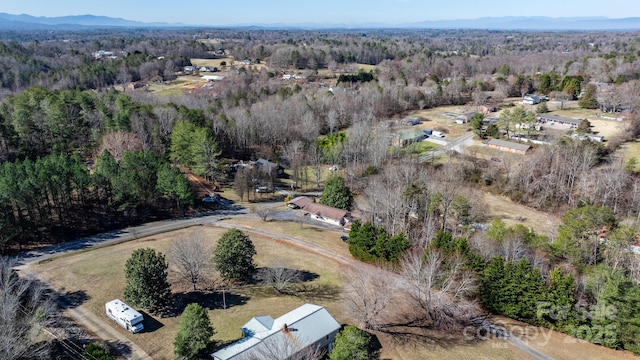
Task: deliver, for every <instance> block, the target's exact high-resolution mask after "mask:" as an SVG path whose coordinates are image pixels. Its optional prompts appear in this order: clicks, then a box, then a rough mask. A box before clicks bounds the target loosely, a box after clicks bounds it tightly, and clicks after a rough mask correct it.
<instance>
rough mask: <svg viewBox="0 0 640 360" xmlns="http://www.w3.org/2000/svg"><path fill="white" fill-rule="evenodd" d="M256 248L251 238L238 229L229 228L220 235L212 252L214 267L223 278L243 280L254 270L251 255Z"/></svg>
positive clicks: (246, 279)
mask: <svg viewBox="0 0 640 360" xmlns="http://www.w3.org/2000/svg"><path fill="white" fill-rule="evenodd" d="M255 254H256V249H255V247H254V246H253V242H251V239H250V238H249V237H248V236H247V235H245V234H244V233H243V232H242V231H240V230H238V229H231V230H229V231H227V232H225V233H224V234H222V237H220V240H218V244H217V245H216V248H215V250H214V253H213V260H214V263H215V267H216V269H218V271H219V272H220V275H222V277H223V278H224V279H225V280H232V281H239V282H245V281H249V280H250V279H251V276H252V275H253V272H254V270H255V267H256V266H255V263H254V262H253V256H254V255H255Z"/></svg>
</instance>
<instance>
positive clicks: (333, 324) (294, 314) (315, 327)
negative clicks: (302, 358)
mask: <svg viewBox="0 0 640 360" xmlns="http://www.w3.org/2000/svg"><path fill="white" fill-rule="evenodd" d="M339 330H340V324H338V322H337V321H336V320H335V319H334V318H333V317H332V316H331V314H329V312H328V311H327V310H326V309H325V308H323V307H322V306H318V305H313V304H304V305H302V306H300V307H299V308H297V309H295V310H292V311H290V312H288V313H286V314H284V315H282V316H280V317H279V318H277V319H273V318H272V317H271V316H268V315H265V316H258V317H254V318H253V319H251V320H249V322H247V323H246V324H244V326H243V327H242V333H243V335H244V337H243V338H242V339H240V340H238V341H236V342H234V343H232V344H231V345H229V346H227V347H225V348H222V349H220V350H218V351H216V352H214V353H213V354H211V356H212V357H213V359H214V360H248V359H263V358H266V357H267V354H269V355H274V356H278V358H279V359H282V360H287V359H290V358H292V357H293V356H295V355H296V354H299V353H300V352H302V351H304V350H305V349H308V348H310V347H316V348H320V349H326V350H328V351H329V352H330V351H331V349H332V345H333V341H334V340H335V338H336V334H337V333H338V331H339Z"/></svg>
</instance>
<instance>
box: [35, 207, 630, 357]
mask: <svg viewBox="0 0 640 360" xmlns="http://www.w3.org/2000/svg"><path fill="white" fill-rule="evenodd" d="M493 206H495V204H494V205H493ZM521 210H522V209H521ZM525 214H526V215H527V216H528V219H531V220H532V221H533V220H536V221H540V222H543V221H548V219H546V218H543V217H538V218H535V217H534V215H532V214H530V213H528V212H525ZM238 220H239V219H238ZM239 223H240V224H239V225H242V226H251V227H256V228H260V229H263V230H266V231H273V232H277V233H284V234H287V235H292V236H297V237H300V238H303V239H305V240H306V241H308V242H310V243H313V244H317V245H321V246H323V247H325V248H327V249H329V250H331V251H334V252H336V253H337V254H346V253H347V249H346V245H345V244H344V243H342V242H341V241H340V240H339V237H338V236H339V234H338V232H335V231H329V230H323V229H317V228H313V227H310V226H308V225H305V226H304V227H302V228H301V227H300V225H299V224H295V223H280V222H262V221H259V220H258V221H256V220H251V219H244V220H242V221H239ZM225 231H226V229H224V228H219V227H214V226H206V227H193V228H190V229H184V230H179V231H175V232H171V233H166V234H161V235H156V236H151V237H148V238H143V239H138V240H134V241H130V242H126V243H121V244H118V245H114V246H108V247H104V248H100V249H95V250H91V251H86V252H82V253H78V254H74V255H72V256H65V257H61V258H58V259H54V260H51V261H48V262H45V263H43V264H40V265H36V266H34V271H35V272H37V273H38V274H39V276H41V277H42V278H44V279H46V280H47V281H49V282H50V284H51V285H52V286H53V287H54V288H55V289H57V290H58V291H60V292H63V293H68V294H75V295H77V296H78V297H79V298H84V299H85V300H84V306H86V307H87V309H88V310H89V311H91V312H92V313H94V314H96V315H97V316H99V317H101V318H102V319H103V320H104V321H105V322H108V321H110V320H109V319H108V318H107V317H106V316H105V315H104V314H103V312H104V303H105V302H106V301H108V300H111V299H113V298H122V296H123V295H122V293H123V290H124V284H123V282H124V263H125V261H126V259H127V258H128V257H129V256H130V254H131V252H132V251H133V250H135V249H137V248H143V247H151V248H154V249H156V250H158V251H161V252H165V253H166V251H167V249H168V248H169V246H170V244H171V242H172V241H179V240H180V239H183V238H185V237H189V236H203V237H204V238H206V239H208V240H209V241H210V243H211V245H214V244H215V243H216V241H217V239H218V238H219V237H220V235H222V233H224V232H225ZM251 239H252V241H253V242H254V244H255V246H256V250H257V256H256V259H255V260H256V263H257V265H258V266H259V267H261V266H285V267H288V268H295V269H300V270H305V271H308V272H310V273H313V274H316V275H318V277H317V278H316V279H314V280H312V281H310V282H307V283H305V285H306V286H305V288H306V289H305V290H304V291H302V292H300V293H298V294H297V295H295V296H285V295H276V294H275V293H274V292H273V291H272V290H270V289H267V288H264V287H258V286H247V287H243V288H237V289H232V290H230V291H229V292H228V293H227V297H226V299H227V304H228V305H229V307H228V308H227V309H222V306H221V305H222V304H221V295H220V294H219V293H205V294H206V295H205V296H201V297H198V298H197V301H198V302H200V303H201V304H202V305H204V306H206V307H207V308H208V309H209V316H210V319H211V320H212V323H213V325H214V327H215V328H216V334H215V336H214V339H215V340H217V341H219V342H221V343H226V342H229V341H233V340H235V339H238V338H239V337H241V331H240V327H241V326H242V325H243V324H244V323H245V322H247V321H248V320H250V319H251V318H252V317H254V316H257V315H271V316H272V317H274V318H275V317H278V316H280V315H282V314H284V313H286V312H288V311H290V310H291V309H293V308H295V307H297V306H299V305H302V304H304V303H307V302H311V303H315V304H319V305H322V306H325V307H326V308H327V309H328V310H329V312H330V313H331V314H332V315H333V316H334V317H335V318H336V319H337V320H338V322H340V323H350V322H351V319H350V318H349V316H348V315H347V314H346V313H345V312H344V309H343V306H342V302H341V300H340V298H341V292H342V287H343V285H344V281H345V276H344V274H345V272H347V271H352V268H351V267H345V266H343V265H341V264H339V263H338V262H336V261H332V260H331V259H330V258H327V257H321V256H316V255H314V256H310V254H309V253H308V252H306V251H303V250H300V249H298V248H296V247H291V246H286V245H284V244H282V243H280V242H278V241H274V239H268V238H265V237H262V236H257V235H251ZM276 240H277V239H276ZM170 282H171V283H172V289H173V292H174V294H179V297H182V299H184V301H183V303H185V304H186V303H187V302H193V301H195V300H193V299H196V297H195V296H194V294H192V293H186V292H185V290H186V289H188V288H189V285H188V284H185V283H184V282H181V281H178V280H177V279H176V278H175V276H174V275H171V276H170ZM145 315H146V319H147V320H146V322H145V328H146V329H148V331H145V332H143V333H140V334H135V335H133V334H130V333H128V332H126V331H125V330H124V329H121V328H119V327H117V326H115V325H114V328H116V329H118V331H120V332H121V333H122V334H123V335H124V336H126V337H127V338H128V339H129V340H130V341H132V342H135V343H136V344H138V345H139V346H141V347H142V348H143V349H144V350H145V351H146V352H147V353H148V354H149V355H150V356H151V357H152V358H153V359H161V360H162V359H174V358H175V357H174V355H173V339H174V337H175V334H176V331H177V324H178V321H179V316H170V317H165V318H154V317H151V316H149V315H148V314H145ZM503 320H504V321H505V322H507V321H511V320H509V319H503ZM541 333H542V332H541ZM436 335H437V336H435V338H436V339H432V338H424V337H422V338H419V339H418V340H410V339H405V338H403V337H402V336H399V337H398V336H394V337H392V336H390V335H387V334H378V335H377V338H378V340H379V341H380V343H381V344H382V345H383V348H382V351H381V355H382V359H398V360H422V359H452V360H459V359H504V360H511V359H523V358H526V356H524V355H523V354H521V353H520V352H519V351H518V350H516V349H514V348H512V347H511V346H509V345H508V344H507V343H505V342H504V341H502V340H498V339H488V340H485V341H465V340H462V339H460V338H459V337H457V338H451V339H449V338H447V337H443V336H442V334H436ZM527 340H529V342H530V343H531V345H532V346H536V347H540V349H541V350H542V351H544V352H547V353H548V354H549V355H551V356H553V357H554V358H556V359H574V358H584V359H605V360H608V359H614V358H624V359H631V358H632V357H631V355H629V354H628V353H626V352H616V351H612V350H610V349H606V348H603V347H598V346H594V345H590V344H583V343H581V342H576V341H573V339H572V338H567V337H566V336H565V335H564V334H560V333H553V336H552V338H551V340H550V342H548V343H544V344H542V343H540V340H539V339H538V338H527ZM578 355H579V356H578ZM576 356H577V357H576Z"/></svg>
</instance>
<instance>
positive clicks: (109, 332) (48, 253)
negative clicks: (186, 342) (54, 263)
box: [16, 137, 553, 360]
mask: <svg viewBox="0 0 640 360" xmlns="http://www.w3.org/2000/svg"><path fill="white" fill-rule="evenodd" d="M470 138H471V137H469V138H465V139H463V140H462V141H460V142H456V144H457V145H460V144H461V143H462V142H465V141H467V140H469V139H470ZM458 140H461V138H458ZM277 213H292V211H291V210H283V211H280V212H277ZM274 215H275V216H274V217H275V218H279V217H281V216H278V215H277V214H274ZM289 216H290V214H287V215H284V217H289ZM233 217H254V218H256V221H260V220H259V218H258V217H257V216H256V215H254V214H247V213H243V212H238V211H217V212H216V213H213V214H208V215H202V216H197V217H193V218H186V219H178V220H166V221H158V222H152V223H148V224H143V225H140V226H136V227H131V228H126V229H122V230H118V231H112V232H109V233H104V234H99V235H95V236H91V237H87V238H83V239H79V240H76V241H73V242H70V243H65V244H60V245H56V246H52V247H49V248H45V249H41V250H35V251H31V252H29V253H26V254H23V255H20V256H18V257H16V260H17V261H18V266H17V267H16V268H17V269H18V270H19V271H20V272H21V273H22V274H23V275H26V276H28V277H31V278H34V277H36V276H35V274H34V273H33V272H32V271H31V269H30V265H31V264H35V263H38V262H40V261H43V260H46V259H50V258H53V257H56V256H60V255H63V254H68V253H72V252H74V251H78V250H82V249H88V248H92V247H96V246H104V245H107V244H114V243H118V242H124V241H129V240H133V239H137V238H139V237H144V236H150V235H154V234H159V233H163V232H168V231H174V230H178V229H182V228H187V227H190V226H195V225H207V226H218V227H224V228H234V227H235V228H238V229H240V230H242V231H245V232H249V233H256V234H260V235H263V236H265V237H267V238H271V239H273V240H274V241H280V242H286V243H288V244H289V245H292V246H296V247H299V248H301V249H305V250H307V251H310V252H313V253H316V254H318V255H320V256H324V257H327V258H331V259H333V260H336V261H339V262H341V263H343V264H345V265H349V266H353V267H356V266H368V265H366V264H362V263H358V262H355V261H354V260H353V259H352V258H351V257H349V256H344V255H341V254H338V253H335V252H333V251H330V250H327V249H325V248H323V247H321V246H318V245H315V244H311V243H309V242H306V241H305V240H303V239H300V238H297V237H294V236H288V235H283V234H278V233H273V232H269V231H263V230H259V229H254V228H247V227H244V226H240V225H236V224H233V223H232V222H220V220H222V219H232V218H233ZM305 222H309V221H308V220H307V221H305ZM313 224H314V225H317V224H316V223H313ZM332 228H333V227H332ZM60 301H61V302H62V303H64V302H65V299H61V300H60ZM62 305H64V304H62ZM66 311H67V312H68V314H69V315H70V316H72V317H73V318H74V319H75V320H76V321H77V322H78V323H79V324H82V325H83V326H85V327H86V328H87V329H88V330H89V331H91V332H92V333H94V334H95V335H96V336H98V337H100V338H102V339H104V340H107V341H110V342H115V343H121V344H124V345H126V346H128V347H129V349H130V353H129V354H127V356H126V358H128V359H134V360H143V359H151V357H150V356H149V355H148V354H147V353H146V352H145V351H144V350H142V348H140V347H139V346H137V345H136V344H135V343H131V342H130V341H129V339H127V338H126V337H125V336H123V335H122V334H121V333H120V332H119V331H118V330H116V329H114V326H113V324H111V322H108V321H106V320H107V319H106V317H105V318H104V319H103V318H101V317H99V316H96V315H95V314H93V313H90V312H89V311H86V310H85V309H84V308H83V306H82V305H80V306H78V307H75V308H73V307H72V308H68V309H67V310H66ZM498 337H499V338H501V339H503V340H504V341H506V342H508V343H509V344H511V345H512V346H514V347H515V348H516V349H518V350H520V351H522V352H523V353H524V354H526V355H528V356H529V357H531V358H532V359H535V360H553V358H551V357H549V356H548V355H546V354H544V353H543V352H541V351H539V350H538V349H536V348H534V347H532V346H531V345H529V344H527V343H526V342H524V341H522V340H521V339H519V338H518V337H517V336H514V335H512V334H509V333H508V332H506V330H504V331H501V333H499V334H498Z"/></svg>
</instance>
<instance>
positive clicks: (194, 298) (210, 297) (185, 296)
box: [165, 290, 249, 316]
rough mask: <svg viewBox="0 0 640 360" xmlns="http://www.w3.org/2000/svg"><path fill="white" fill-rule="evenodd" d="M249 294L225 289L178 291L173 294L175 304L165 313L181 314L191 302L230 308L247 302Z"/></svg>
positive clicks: (207, 306)
mask: <svg viewBox="0 0 640 360" xmlns="http://www.w3.org/2000/svg"><path fill="white" fill-rule="evenodd" d="M247 300H249V297H248V296H245V295H243V294H239V293H236V292H234V291H233V290H227V291H224V293H223V292H222V291H202V292H201V291H190V292H182V293H176V294H174V296H173V304H172V306H170V307H169V308H168V309H167V312H166V314H165V315H167V316H179V315H180V314H182V312H183V311H184V309H185V308H186V307H187V305H189V304H193V303H196V304H198V305H200V306H202V307H204V308H207V309H209V310H215V309H223V308H227V309H228V308H230V307H234V306H240V305H244V304H246V303H247Z"/></svg>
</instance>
